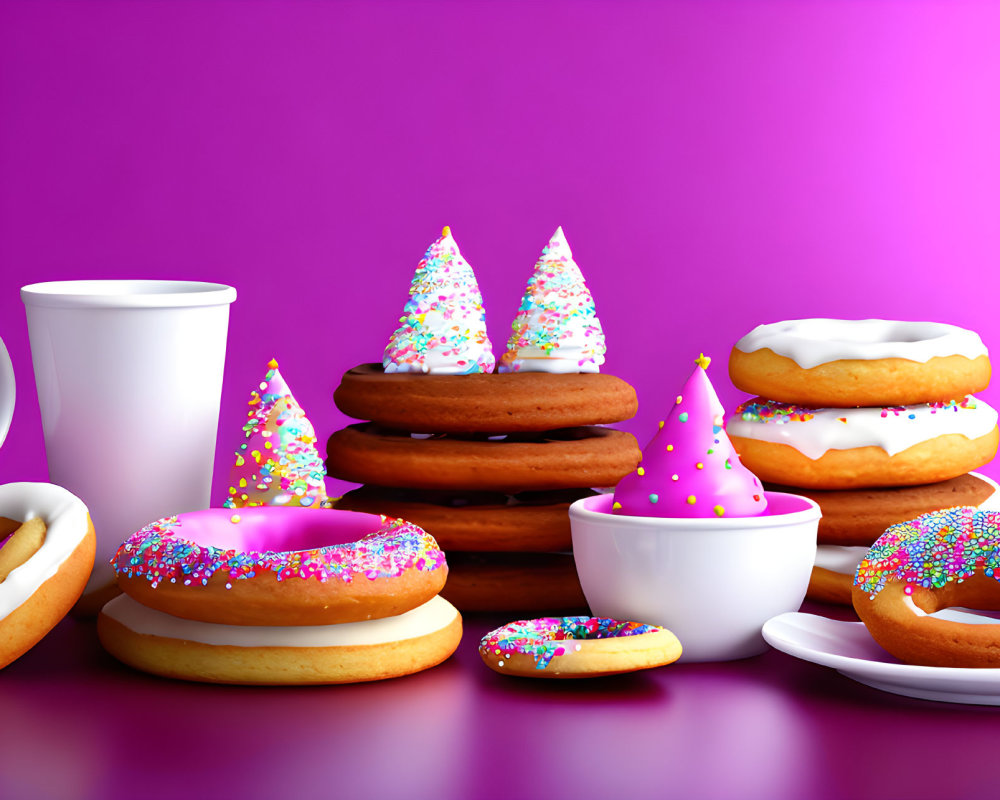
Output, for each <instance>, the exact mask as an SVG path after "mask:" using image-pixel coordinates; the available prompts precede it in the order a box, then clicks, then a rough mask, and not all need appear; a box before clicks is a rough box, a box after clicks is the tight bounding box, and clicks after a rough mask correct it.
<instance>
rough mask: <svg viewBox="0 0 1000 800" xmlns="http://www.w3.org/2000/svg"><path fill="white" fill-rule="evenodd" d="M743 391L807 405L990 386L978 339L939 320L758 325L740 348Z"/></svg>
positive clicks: (938, 395) (905, 401) (864, 402)
mask: <svg viewBox="0 0 1000 800" xmlns="http://www.w3.org/2000/svg"><path fill="white" fill-rule="evenodd" d="M729 374H730V377H731V378H732V381H733V383H734V384H735V386H736V387H737V388H738V389H742V390H743V391H745V392H748V393H749V394H755V395H761V396H763V397H768V398H771V399H773V400H778V401H781V402H784V403H792V404H798V405H804V406H820V407H822V406H836V407H843V408H849V407H852V406H897V405H913V404H917V403H928V402H936V401H942V400H954V399H959V398H962V397H964V396H966V395H968V394H973V393H975V392H980V391H982V390H983V389H985V388H986V387H987V386H988V385H989V381H990V360H989V355H988V353H987V350H986V347H985V346H984V345H983V342H982V340H981V339H980V338H979V335H978V334H976V333H974V332H972V331H969V330H965V329H964V328H959V327H958V326H955V325H948V324H945V323H940V322H904V321H896V320H880V319H865V320H840V319H799V320H787V321H784V322H776V323H771V324H767V325H759V326H757V327H756V328H754V329H753V330H752V331H751V332H750V333H748V334H747V335H746V336H744V337H743V338H741V339H740V340H739V341H738V342H737V343H736V345H735V346H734V347H733V350H732V353H731V355H730V360H729Z"/></svg>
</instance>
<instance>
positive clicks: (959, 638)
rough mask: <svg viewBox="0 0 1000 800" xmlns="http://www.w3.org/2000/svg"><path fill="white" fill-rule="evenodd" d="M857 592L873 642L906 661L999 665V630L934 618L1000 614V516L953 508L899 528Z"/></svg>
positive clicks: (883, 540) (873, 552)
mask: <svg viewBox="0 0 1000 800" xmlns="http://www.w3.org/2000/svg"><path fill="white" fill-rule="evenodd" d="M852 591H853V602H854V610H855V611H857V614H858V617H859V618H860V619H861V621H862V622H863V623H864V624H865V626H866V627H867V628H868V632H869V633H870V634H871V635H872V638H873V639H874V640H875V641H876V642H878V644H880V645H881V646H882V647H884V648H885V649H886V650H887V651H889V652H890V653H891V654H892V655H894V656H896V658H898V659H900V660H901V661H904V662H906V663H908V664H922V665H926V666H937V667H994V668H996V667H1000V624H969V623H961V622H952V621H949V620H946V619H941V618H937V617H933V616H930V615H931V614H934V613H935V612H937V611H940V610H942V609H945V608H950V607H953V606H960V607H965V608H970V609H982V610H992V611H1000V512H996V511H979V510H976V509H974V508H971V507H963V508H952V509H948V510H945V511H936V512H934V513H932V514H924V515H923V516H921V517H918V518H917V519H915V520H911V521H909V522H904V523H901V524H899V525H893V526H892V527H891V528H889V529H888V530H887V531H886V532H885V533H884V534H882V536H880V537H879V539H878V540H877V541H876V542H875V544H873V545H872V547H871V549H870V550H869V551H868V554H867V556H866V557H865V558H864V560H862V562H861V564H860V565H859V566H858V569H857V573H856V574H855V577H854V586H853V590H852Z"/></svg>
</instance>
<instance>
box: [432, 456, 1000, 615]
mask: <svg viewBox="0 0 1000 800" xmlns="http://www.w3.org/2000/svg"><path fill="white" fill-rule="evenodd" d="M764 488H765V489H766V490H767V491H769V492H789V493H791V494H800V495H802V496H804V497H808V498H809V499H810V500H814V501H815V502H816V503H818V504H819V507H820V510H821V511H822V512H823V518H822V519H820V521H819V535H818V542H819V544H840V545H858V546H860V545H864V546H865V547H867V546H869V545H871V543H872V542H874V541H875V540H876V539H877V538H878V537H879V536H881V535H882V532H883V531H884V530H885V529H886V528H888V527H889V526H890V525H895V524H896V523H897V522H905V521H906V520H908V519H913V518H914V517H917V516H919V515H920V514H925V513H927V512H928V511H936V510H937V509H939V508H954V507H955V506H979V505H981V504H982V503H983V502H984V501H985V500H986V499H987V498H989V497H990V496H991V495H992V494H993V491H994V486H993V484H992V483H990V482H989V481H987V480H984V479H983V478H982V477H980V476H978V475H975V474H966V475H959V476H958V477H957V478H951V479H950V480H947V481H942V482H940V483H930V484H926V485H924V486H903V487H891V488H872V489H844V490H840V491H826V490H823V489H799V488H795V487H789V486H784V485H780V484H773V483H765V484H764ZM417 524H419V523H417ZM845 596H846V597H847V602H850V582H849V581H848V582H847V584H846V586H845Z"/></svg>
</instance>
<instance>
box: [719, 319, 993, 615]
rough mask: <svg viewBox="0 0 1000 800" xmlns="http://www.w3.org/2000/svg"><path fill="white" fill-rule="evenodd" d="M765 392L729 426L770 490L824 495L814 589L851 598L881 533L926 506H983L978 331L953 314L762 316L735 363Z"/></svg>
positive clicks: (742, 379) (989, 436)
mask: <svg viewBox="0 0 1000 800" xmlns="http://www.w3.org/2000/svg"><path fill="white" fill-rule="evenodd" d="M729 372H730V377H731V379H732V381H733V383H734V384H735V386H736V387H737V388H738V389H741V390H743V391H745V392H748V393H750V394H754V395H757V397H754V398H753V399H751V400H749V401H747V402H746V403H744V404H742V405H741V406H740V407H739V408H737V409H736V411H735V413H734V414H733V415H732V417H731V418H730V419H729V420H728V421H727V426H726V429H727V431H728V433H729V435H730V438H731V439H732V442H733V445H734V446H735V447H736V450H737V451H738V452H739V454H740V457H741V459H742V461H743V463H744V465H746V466H747V467H748V468H749V469H750V470H751V471H752V472H754V473H755V474H756V475H758V476H759V477H760V478H761V479H762V480H763V481H765V485H766V487H767V488H769V489H777V490H782V489H784V490H785V491H793V492H796V493H798V494H802V495H805V496H807V497H810V498H811V499H813V500H815V501H816V502H817V503H819V505H820V508H821V509H822V512H823V518H822V520H821V521H820V525H819V545H820V547H819V550H818V554H817V560H816V567H815V569H814V570H813V577H812V581H811V582H810V586H809V594H808V596H809V597H810V598H811V599H814V600H820V601H825V602H835V603H844V604H850V602H851V582H852V579H853V575H854V571H855V569H856V568H857V566H858V563H859V562H860V561H861V559H862V558H863V557H864V554H865V552H866V551H867V549H868V547H869V546H870V545H871V544H872V543H873V542H874V541H875V540H876V539H877V538H878V537H879V536H880V535H881V534H882V532H883V531H884V530H885V529H886V528H887V527H889V526H890V525H894V524H896V523H900V522H903V521H905V520H909V519H912V518H913V517H916V516H918V515H920V514H924V513H926V512H929V511H934V510H937V509H942V508H951V507H955V506H973V507H974V506H980V505H982V504H983V503H985V502H987V501H988V500H989V499H990V498H991V497H992V496H993V495H994V492H995V490H996V489H997V486H996V484H994V483H993V482H992V481H990V480H989V479H987V478H984V477H983V476H980V475H976V474H970V471H971V470H974V469H976V468H977V467H980V466H982V465H983V464H986V463H987V462H988V461H990V460H991V459H992V458H993V456H994V455H995V454H996V451H997V413H996V411H995V410H994V409H992V408H991V407H990V406H988V405H987V404H986V403H984V402H983V401H982V400H980V399H978V398H976V397H974V396H973V393H975V392H980V391H982V390H984V389H985V388H986V387H987V386H988V385H989V381H990V361H989V356H988V354H987V350H986V348H985V346H984V345H983V342H982V340H981V339H980V338H979V336H978V335H977V334H975V333H973V332H972V331H969V330H965V329H962V328H958V327H956V326H954V325H947V324H943V323H934V322H898V321H888V320H874V319H871V320H835V319H803V320H791V321H786V322H779V323H773V324H768V325H760V326H758V327H757V328H755V329H754V330H753V331H751V332H750V333H749V334H747V335H746V336H744V337H743V338H742V339H740V340H739V341H738V342H737V343H736V345H735V347H734V348H733V351H732V354H731V356H730V362H729Z"/></svg>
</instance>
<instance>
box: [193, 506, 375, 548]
mask: <svg viewBox="0 0 1000 800" xmlns="http://www.w3.org/2000/svg"><path fill="white" fill-rule="evenodd" d="M380 527H381V519H380V518H379V517H377V516H375V515H373V514H363V513H360V512H345V513H342V514H328V513H326V512H325V511H323V510H321V509H311V508H268V507H263V508H253V509H240V510H239V511H238V512H236V513H234V514H233V516H232V517H230V524H228V525H226V526H219V525H217V524H205V525H203V526H202V525H198V524H191V522H189V523H188V524H186V525H185V526H184V527H183V528H181V529H179V530H178V534H179V535H180V536H181V537H183V538H185V539H189V540H191V541H195V542H197V543H198V544H201V545H209V546H212V547H218V548H220V549H223V550H237V551H240V552H254V553H264V552H271V551H273V552H277V553H283V552H290V551H296V550H318V549H320V548H323V547H332V546H335V545H340V544H348V543H350V542H356V541H358V540H359V539H362V538H364V537H365V536H367V535H368V534H370V533H374V532H375V531H377V530H378V529H379V528H380Z"/></svg>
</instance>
